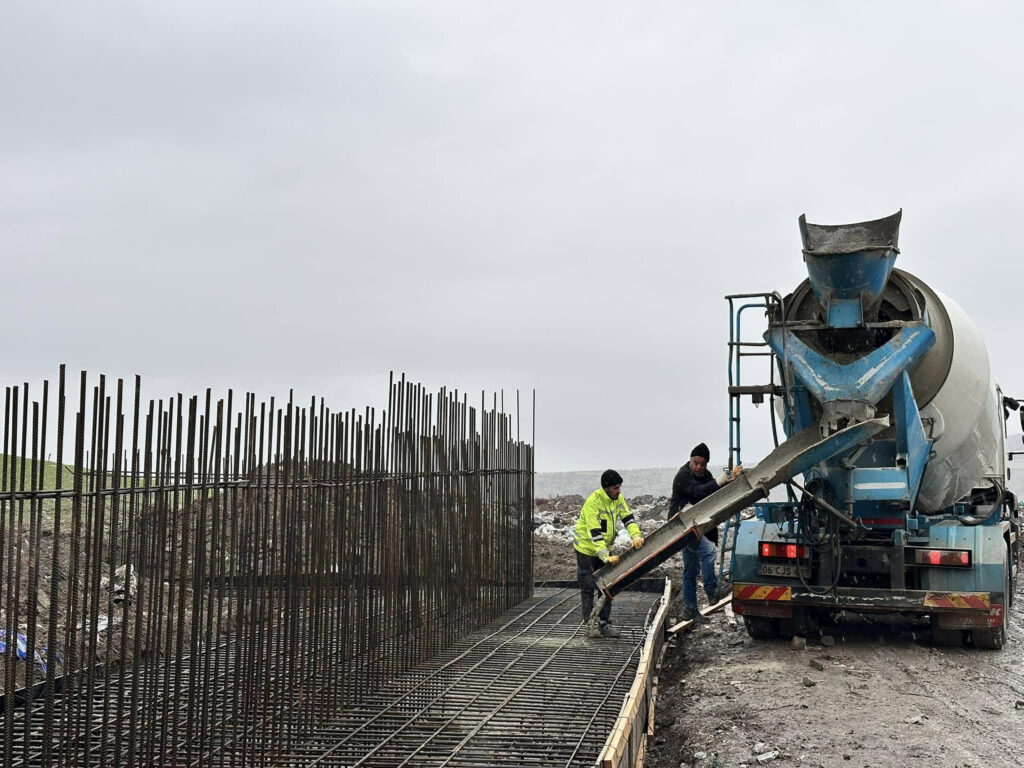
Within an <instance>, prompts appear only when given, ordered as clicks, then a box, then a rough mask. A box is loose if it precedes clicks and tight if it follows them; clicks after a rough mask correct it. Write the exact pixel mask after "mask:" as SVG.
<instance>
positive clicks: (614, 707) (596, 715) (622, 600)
mask: <svg viewBox="0 0 1024 768" xmlns="http://www.w3.org/2000/svg"><path fill="white" fill-rule="evenodd" d="M659 600H660V595H658V594H654V593H647V592H625V593H623V594H621V595H619V596H617V597H616V598H615V601H614V607H613V613H612V620H613V621H614V622H615V624H616V626H618V627H620V628H621V629H622V636H621V637H620V638H618V639H608V638H600V639H589V638H587V637H586V635H585V626H583V625H581V622H580V602H579V590H578V589H577V588H567V589H554V588H539V589H537V592H536V594H535V595H534V597H533V598H532V599H530V600H528V601H526V602H525V603H523V604H522V605H520V606H516V607H515V608H513V609H512V610H511V611H509V612H508V613H506V614H505V615H504V616H502V617H500V618H499V619H497V620H496V621H494V622H493V623H492V624H491V625H489V626H488V627H486V628H484V629H482V630H480V631H479V632H476V633H473V634H472V635H470V636H468V637H466V638H464V639H463V640H462V641H460V642H459V643H457V644H455V645H454V646H452V647H451V648H450V649H448V650H447V651H445V652H444V653H442V654H439V655H438V656H437V657H435V658H433V659H431V660H429V661H427V662H424V663H423V664H420V665H418V666H416V667H414V668H413V669H411V670H409V671H408V672H405V673H404V674H402V675H399V676H397V677H396V678H395V679H394V680H391V681H389V682H388V683H387V684H385V685H384V686H383V687H382V688H381V689H380V690H378V691H376V692H375V693H374V694H373V695H372V696H369V697H366V698H364V699H363V700H362V701H361V702H359V703H358V704H352V705H350V706H348V707H345V708H344V710H343V712H342V714H341V715H339V716H338V717H336V718H334V719H332V720H331V722H330V723H329V724H328V725H325V726H323V727H321V728H317V729H316V730H315V731H314V732H313V733H312V735H311V736H310V737H308V738H307V739H306V741H305V742H304V743H303V745H302V747H301V748H293V749H292V750H290V751H289V752H288V753H287V754H286V755H284V756H282V761H281V763H280V764H281V765H284V766H289V767H293V768H299V767H300V766H301V767H302V768H305V767H306V766H323V767H324V768H327V767H328V766H330V767H332V768H339V767H341V766H345V768H356V767H357V766H367V768H369V767H370V766H376V767H378V768H384V767H387V768H396V767H397V766H438V767H440V766H449V765H452V766H454V765H459V766H522V765H532V766H585V765H594V764H595V762H596V761H597V758H598V755H599V754H600V752H601V748H602V746H603V745H604V743H605V740H606V738H607V736H608V732H609V731H610V730H611V728H612V726H613V725H614V723H615V721H616V717H617V716H618V714H619V711H620V708H621V707H622V704H623V698H624V697H625V695H626V693H627V692H628V691H629V689H630V686H631V685H632V683H633V677H634V674H635V672H636V668H637V661H638V658H639V656H640V652H641V650H642V648H643V644H644V640H645V639H646V632H647V628H648V625H649V623H650V621H651V619H652V616H653V613H654V611H655V609H656V608H657V606H658V605H659V604H660V603H659Z"/></svg>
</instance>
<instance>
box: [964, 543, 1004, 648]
mask: <svg viewBox="0 0 1024 768" xmlns="http://www.w3.org/2000/svg"><path fill="white" fill-rule="evenodd" d="M1009 603H1010V568H1009V563H1008V562H1006V559H1005V558H1004V559H1003V615H1002V618H1001V619H1000V622H999V626H998V627H990V628H988V629H975V630H972V631H971V636H972V639H973V640H974V647H975V648H984V649H986V650H990V651H998V650H999V649H1000V648H1002V647H1003V643H1004V642H1005V641H1006V614H1007V613H1009V612H1010V605H1009Z"/></svg>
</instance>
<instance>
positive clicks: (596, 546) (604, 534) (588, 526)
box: [572, 488, 642, 560]
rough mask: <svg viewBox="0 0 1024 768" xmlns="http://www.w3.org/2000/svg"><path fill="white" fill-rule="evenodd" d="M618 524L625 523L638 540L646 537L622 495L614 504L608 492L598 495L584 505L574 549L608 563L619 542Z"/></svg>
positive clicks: (601, 491) (593, 495)
mask: <svg viewBox="0 0 1024 768" xmlns="http://www.w3.org/2000/svg"><path fill="white" fill-rule="evenodd" d="M618 521H622V524H623V525H624V526H626V530H627V531H628V532H629V535H630V536H632V537H633V538H634V539H635V538H636V537H637V536H641V535H642V534H641V533H640V526H639V525H637V524H636V519H635V518H634V517H633V513H632V512H630V511H629V505H628V504H627V503H626V498H625V497H624V496H623V495H622V494H619V498H617V499H615V501H612V500H611V499H610V498H609V497H608V494H607V493H605V490H604V488H600V489H598V490H596V491H594V492H593V493H592V494H590V498H588V499H587V500H586V501H585V502H584V503H583V508H582V509H581V510H580V516H579V517H578V518H577V520H576V534H575V538H574V540H573V544H572V545H573V548H574V549H575V550H576V551H577V552H579V553H581V554H584V555H591V556H592V557H599V558H601V560H607V559H608V555H609V554H611V553H610V552H609V549H608V548H609V547H611V545H612V542H613V541H615V528H616V523H617V522H618Z"/></svg>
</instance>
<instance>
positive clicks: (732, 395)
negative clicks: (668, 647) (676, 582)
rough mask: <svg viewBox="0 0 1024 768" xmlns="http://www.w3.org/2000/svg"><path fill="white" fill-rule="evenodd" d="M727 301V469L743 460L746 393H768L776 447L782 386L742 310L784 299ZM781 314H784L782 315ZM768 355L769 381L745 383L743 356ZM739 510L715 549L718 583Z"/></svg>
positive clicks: (739, 296)
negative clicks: (748, 335)
mask: <svg viewBox="0 0 1024 768" xmlns="http://www.w3.org/2000/svg"><path fill="white" fill-rule="evenodd" d="M725 300H726V301H728V302H729V458H728V463H727V465H726V471H727V472H728V471H730V470H731V469H732V468H733V467H735V466H737V465H739V464H742V463H743V456H742V452H741V449H742V443H741V432H740V425H741V421H740V412H741V405H742V403H743V398H744V397H745V396H749V397H750V398H751V402H752V403H753V404H754V405H755V406H757V405H760V404H761V403H763V402H764V400H765V396H766V395H767V397H768V408H769V414H768V418H769V420H770V421H771V425H772V441H773V443H774V445H775V447H776V448H778V447H779V433H778V427H777V426H776V424H775V397H776V396H778V395H781V394H782V393H783V391H784V389H783V387H782V386H780V385H779V384H777V383H776V381H775V377H776V364H775V359H774V358H775V353H774V352H772V350H771V348H770V347H769V346H768V342H766V341H765V340H764V339H763V338H761V337H760V336H758V337H757V341H744V340H743V326H742V320H743V313H744V312H746V311H748V310H751V309H760V310H762V311H763V312H764V314H765V316H767V315H768V313H770V312H772V313H773V312H775V311H779V312H782V311H783V310H784V306H783V299H782V297H781V296H780V295H779V294H778V293H774V292H773V293H735V294H732V295H730V296H726V297H725ZM783 316H784V315H783ZM754 357H761V358H768V370H769V373H768V383H767V384H744V383H743V360H744V359H746V358H754ZM740 516H741V512H737V513H736V514H735V515H734V516H733V517H731V518H729V519H728V520H726V521H725V527H724V528H723V530H722V541H721V544H720V545H719V549H718V583H719V584H722V583H723V578H724V576H725V568H726V563H729V570H730V571H731V570H732V553H733V552H734V551H735V550H736V533H737V532H738V530H739V525H740Z"/></svg>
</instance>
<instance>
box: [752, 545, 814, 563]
mask: <svg viewBox="0 0 1024 768" xmlns="http://www.w3.org/2000/svg"><path fill="white" fill-rule="evenodd" d="M758 549H759V550H760V552H761V557H777V558H780V559H782V560H799V559H800V558H804V557H807V547H805V546H804V545H803V544H787V543H786V542H784V541H762V542H761V546H760V547H759V548H758Z"/></svg>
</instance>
